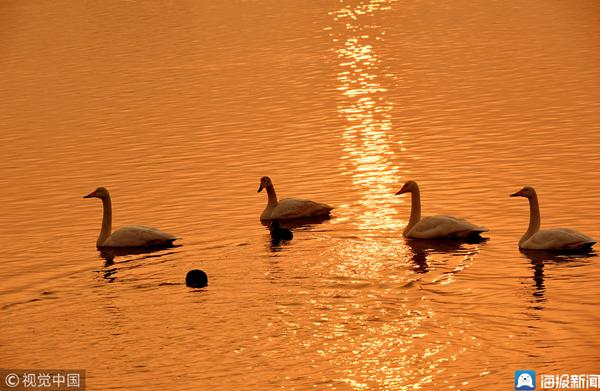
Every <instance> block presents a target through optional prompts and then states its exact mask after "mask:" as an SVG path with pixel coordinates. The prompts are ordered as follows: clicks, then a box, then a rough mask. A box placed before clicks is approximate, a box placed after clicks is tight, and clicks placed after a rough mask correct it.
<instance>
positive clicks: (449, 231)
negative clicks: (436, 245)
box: [408, 215, 487, 239]
mask: <svg viewBox="0 0 600 391" xmlns="http://www.w3.org/2000/svg"><path fill="white" fill-rule="evenodd" d="M486 231H487V228H484V227H479V226H477V225H475V224H472V223H470V222H468V221H467V220H465V219H461V218H458V217H454V216H445V215H437V216H427V217H423V218H422V219H421V220H420V221H419V222H418V223H417V224H415V226H414V227H412V229H411V230H410V232H409V233H408V235H409V236H410V237H413V238H417V239H432V238H439V237H444V236H452V235H454V234H458V233H463V232H472V233H481V232H486Z"/></svg>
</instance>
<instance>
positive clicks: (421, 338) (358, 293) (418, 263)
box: [307, 0, 478, 390]
mask: <svg viewBox="0 0 600 391" xmlns="http://www.w3.org/2000/svg"><path fill="white" fill-rule="evenodd" d="M392 3H394V1H393V0H371V1H361V2H358V1H355V2H352V3H347V2H341V3H340V4H341V7H340V9H338V10H336V11H332V12H330V15H331V16H332V19H333V22H332V26H331V27H328V28H326V29H325V30H326V31H328V33H329V35H330V37H331V39H332V42H333V43H334V45H333V49H332V51H333V55H335V56H336V58H337V67H338V70H337V73H336V75H337V76H336V77H337V83H338V85H337V91H338V92H339V95H338V114H339V116H340V117H341V118H342V119H343V120H344V122H345V125H344V129H343V133H342V137H341V144H342V149H343V151H344V155H343V158H342V162H341V165H340V167H341V171H342V173H343V174H344V175H347V176H349V177H350V178H351V183H352V185H351V189H350V190H352V191H353V192H354V193H356V194H357V198H358V201H357V202H355V203H353V204H351V205H349V206H347V207H346V208H343V210H342V209H340V210H339V211H338V214H337V215H336V219H334V220H332V224H342V223H346V224H354V225H355V226H356V228H357V229H358V230H359V231H360V232H361V234H360V235H359V236H357V237H353V238H344V239H343V240H339V241H334V242H332V245H331V256H330V257H329V262H328V263H327V264H326V265H321V266H320V267H322V269H321V270H320V271H319V272H320V273H322V272H323V271H325V272H326V273H328V274H329V275H330V276H329V284H328V285H327V286H326V287H324V288H325V289H323V290H321V291H319V295H317V296H316V297H313V298H311V299H310V301H309V304H310V305H311V306H312V307H313V308H314V311H315V314H318V315H314V316H312V319H311V322H312V323H311V324H312V327H313V331H312V338H313V339H311V341H312V342H308V341H307V343H309V344H312V343H316V342H315V340H317V341H321V342H319V343H316V344H317V345H319V346H320V349H319V352H318V353H319V354H320V355H321V356H322V357H323V358H325V359H328V360H329V362H330V363H332V364H334V365H335V366H336V367H337V368H338V370H339V372H338V374H339V375H340V376H338V377H337V378H336V379H335V380H336V381H338V382H341V383H344V384H346V385H348V386H349V387H351V388H353V389H357V390H362V389H370V388H372V387H373V386H375V385H376V386H377V387H381V388H386V389H390V388H393V389H406V388H411V389H420V388H427V387H430V386H431V385H432V384H436V377H437V375H438V374H440V373H442V372H444V371H445V364H446V363H447V362H449V361H456V360H457V358H458V357H459V356H460V355H461V354H462V353H463V351H462V350H461V349H464V348H463V347H456V346H455V344H453V343H452V341H454V340H455V339H456V338H463V337H464V338H466V333H465V329H466V328H467V327H468V324H467V323H466V322H464V321H463V320H462V318H455V319H452V320H451V321H449V320H448V319H446V318H445V317H440V316H439V315H438V314H436V312H435V311H434V307H433V306H432V303H431V301H430V300H429V298H428V297H427V294H428V293H429V292H431V291H436V292H437V291H439V289H440V287H441V286H443V285H447V284H450V283H452V282H453V281H454V280H455V276H456V274H457V273H460V272H461V271H462V270H464V269H465V268H467V267H469V266H470V264H471V263H472V260H473V257H474V256H475V255H476V254H477V252H478V247H477V246H466V247H464V246H462V245H457V246H455V247H451V248H438V247H436V246H430V245H428V244H426V245H423V246H420V245H414V244H412V245H411V244H410V243H407V242H406V241H405V240H404V238H402V236H401V232H402V228H403V227H404V225H405V224H406V220H404V218H405V217H406V216H403V215H402V214H400V213H398V209H399V208H398V206H399V204H401V203H404V202H410V200H407V199H406V198H401V197H395V196H394V193H395V191H396V190H398V188H399V187H400V185H401V184H402V183H403V182H404V180H405V179H406V178H405V174H406V172H407V171H408V168H407V167H406V166H405V163H404V162H405V161H406V160H407V158H409V156H408V155H407V153H406V151H405V149H404V147H403V145H402V137H403V133H402V132H401V131H400V130H398V129H395V128H394V126H393V123H392V111H393V109H394V105H393V103H392V98H391V96H390V92H389V91H388V88H387V87H386V86H387V85H390V84H392V83H391V82H392V81H393V80H391V78H392V77H393V76H391V72H390V71H389V70H388V69H386V65H385V61H384V60H383V59H382V58H381V56H380V55H379V54H378V45H379V44H380V43H382V42H384V38H385V30H384V29H383V28H382V27H381V26H379V25H377V23H376V21H377V18H379V17H381V16H382V14H384V13H385V12H386V11H388V10H390V9H391V5H392ZM424 292H425V293H424Z"/></svg>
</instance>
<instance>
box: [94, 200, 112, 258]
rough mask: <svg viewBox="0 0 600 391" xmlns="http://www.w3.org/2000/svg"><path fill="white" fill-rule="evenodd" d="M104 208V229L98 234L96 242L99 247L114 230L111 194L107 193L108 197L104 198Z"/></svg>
mask: <svg viewBox="0 0 600 391" xmlns="http://www.w3.org/2000/svg"><path fill="white" fill-rule="evenodd" d="M102 209H103V215H102V229H101V230H100V236H98V241H97V242H96V246H98V247H100V246H102V244H103V243H104V242H105V241H106V239H108V237H109V236H110V233H111V232H112V204H111V202H110V196H109V195H107V197H106V198H102Z"/></svg>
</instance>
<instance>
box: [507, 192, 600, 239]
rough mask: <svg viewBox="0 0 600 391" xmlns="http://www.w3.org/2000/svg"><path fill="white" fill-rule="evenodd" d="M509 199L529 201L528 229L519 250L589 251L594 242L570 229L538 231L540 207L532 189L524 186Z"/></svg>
mask: <svg viewBox="0 0 600 391" xmlns="http://www.w3.org/2000/svg"><path fill="white" fill-rule="evenodd" d="M511 197H525V198H527V199H529V227H528V228H527V232H525V234H523V236H522V237H521V240H519V248H522V249H525V250H553V251H556V250H584V249H591V248H592V246H593V245H594V244H595V243H596V241H595V240H594V239H592V238H590V237H589V236H587V235H584V234H582V233H581V232H578V231H575V230H574V229H570V228H552V229H543V230H540V223H541V218H540V205H539V202H538V197H537V193H536V192H535V189H534V188H533V187H529V186H526V187H524V188H523V189H521V190H520V191H518V192H516V193H515V194H511Z"/></svg>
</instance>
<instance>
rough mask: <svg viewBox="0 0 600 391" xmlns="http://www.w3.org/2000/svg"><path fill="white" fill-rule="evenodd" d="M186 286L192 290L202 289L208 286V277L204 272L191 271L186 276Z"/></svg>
mask: <svg viewBox="0 0 600 391" xmlns="http://www.w3.org/2000/svg"><path fill="white" fill-rule="evenodd" d="M185 285H187V286H189V287H192V288H202V287H205V286H207V285H208V276H207V275H206V273H204V272H203V271H202V270H198V269H194V270H190V271H189V272H188V273H187V275H186V276H185Z"/></svg>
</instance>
